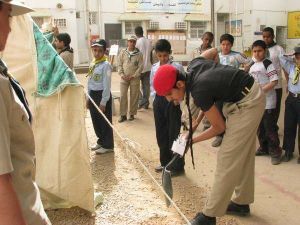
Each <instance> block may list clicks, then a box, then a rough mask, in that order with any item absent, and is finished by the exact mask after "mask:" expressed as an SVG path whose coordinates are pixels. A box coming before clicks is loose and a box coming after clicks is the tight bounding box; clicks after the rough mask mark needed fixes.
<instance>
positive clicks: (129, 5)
mask: <svg viewBox="0 0 300 225" xmlns="http://www.w3.org/2000/svg"><path fill="white" fill-rule="evenodd" d="M126 9H127V11H130V12H169V13H193V12H195V13H202V11H203V0H126Z"/></svg>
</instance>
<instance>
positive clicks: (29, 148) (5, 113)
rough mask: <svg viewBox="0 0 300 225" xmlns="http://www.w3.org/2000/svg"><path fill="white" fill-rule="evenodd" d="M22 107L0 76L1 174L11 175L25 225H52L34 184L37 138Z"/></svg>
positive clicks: (8, 84) (4, 78)
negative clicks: (35, 141)
mask: <svg viewBox="0 0 300 225" xmlns="http://www.w3.org/2000/svg"><path fill="white" fill-rule="evenodd" d="M23 107H24V105H23V104H22V103H21V101H20V100H19V98H18V97H17V95H16V94H15V92H14V90H13V89H12V88H11V85H10V82H9V80H8V78H6V77H4V76H2V75H1V73H0V174H1V175H3V174H11V176H12V181H13V186H14V188H15V191H16V193H17V196H18V199H19V202H20V205H21V208H22V212H23V216H24V218H25V220H26V223H27V224H28V225H49V224H51V223H50V221H49V219H48V218H47V215H46V214H45V211H44V208H43V205H42V202H41V199H40V194H39V190H38V188H37V185H36V183H35V182H34V174H35V164H34V157H35V146H34V137H33V132H32V129H31V125H30V123H29V121H28V113H27V112H26V111H24V108H23Z"/></svg>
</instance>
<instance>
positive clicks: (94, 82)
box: [88, 61, 112, 106]
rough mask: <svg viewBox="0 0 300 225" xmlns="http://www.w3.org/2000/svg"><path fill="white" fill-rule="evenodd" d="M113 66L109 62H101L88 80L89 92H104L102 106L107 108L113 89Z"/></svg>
mask: <svg viewBox="0 0 300 225" xmlns="http://www.w3.org/2000/svg"><path fill="white" fill-rule="evenodd" d="M111 71H112V68H111V65H110V63H109V62H108V61H104V62H101V63H99V64H97V65H96V67H95V69H94V71H93V74H92V75H90V77H89V80H88V90H89V91H90V90H92V91H103V92H102V99H101V102H100V105H103V106H106V103H107V102H108V100H109V99H110V88H111Z"/></svg>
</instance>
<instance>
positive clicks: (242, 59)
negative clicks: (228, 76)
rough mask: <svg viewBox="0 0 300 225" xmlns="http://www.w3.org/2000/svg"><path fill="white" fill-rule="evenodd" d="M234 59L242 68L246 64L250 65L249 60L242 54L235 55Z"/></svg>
mask: <svg viewBox="0 0 300 225" xmlns="http://www.w3.org/2000/svg"><path fill="white" fill-rule="evenodd" d="M236 59H237V61H238V62H239V63H240V64H242V65H244V66H245V65H247V64H250V62H251V59H250V58H247V56H246V55H244V54H243V53H240V52H239V53H238V54H237V57H236Z"/></svg>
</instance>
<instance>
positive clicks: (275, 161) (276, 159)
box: [271, 156, 281, 165]
mask: <svg viewBox="0 0 300 225" xmlns="http://www.w3.org/2000/svg"><path fill="white" fill-rule="evenodd" d="M271 163H272V165H278V164H280V163H281V157H280V156H279V157H271Z"/></svg>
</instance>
